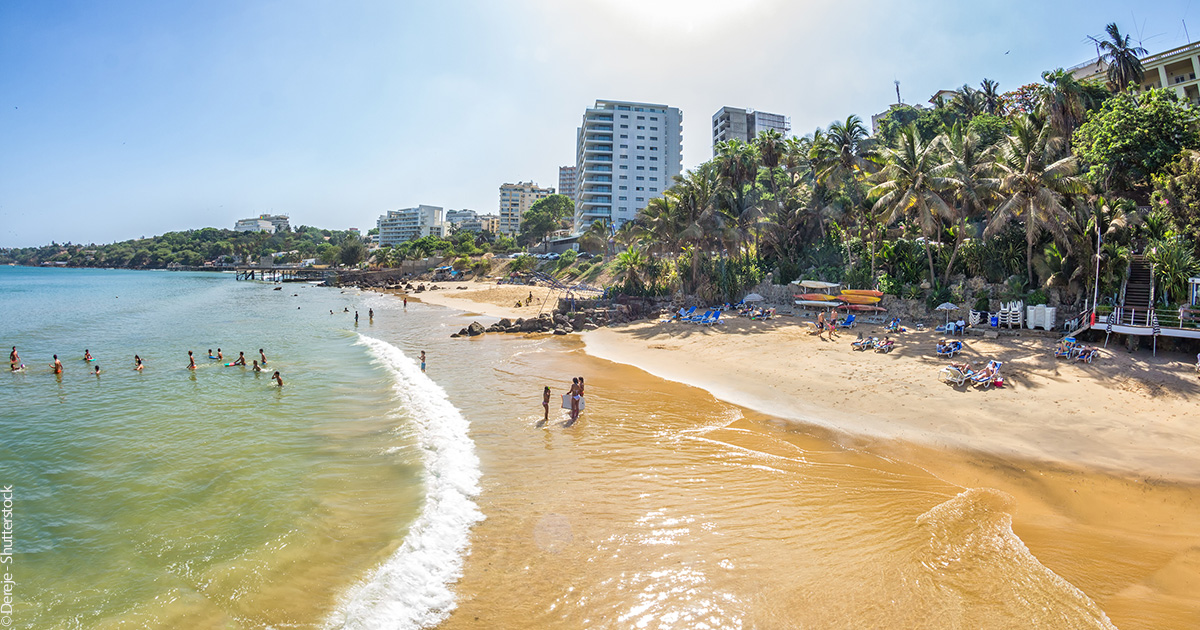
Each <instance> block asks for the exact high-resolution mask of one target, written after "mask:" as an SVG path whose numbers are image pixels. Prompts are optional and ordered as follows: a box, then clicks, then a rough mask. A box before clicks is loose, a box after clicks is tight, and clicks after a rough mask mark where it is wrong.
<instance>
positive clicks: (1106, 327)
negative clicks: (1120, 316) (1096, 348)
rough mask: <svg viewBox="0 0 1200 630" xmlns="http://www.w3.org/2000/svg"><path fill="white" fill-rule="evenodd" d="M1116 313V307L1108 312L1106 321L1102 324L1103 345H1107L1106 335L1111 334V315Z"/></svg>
mask: <svg viewBox="0 0 1200 630" xmlns="http://www.w3.org/2000/svg"><path fill="white" fill-rule="evenodd" d="M1116 314H1117V309H1115V308H1114V309H1113V310H1111V311H1109V312H1108V322H1107V323H1106V324H1105V325H1104V347H1105V348H1107V347H1108V336H1109V335H1111V334H1112V325H1113V316H1114V315H1116Z"/></svg>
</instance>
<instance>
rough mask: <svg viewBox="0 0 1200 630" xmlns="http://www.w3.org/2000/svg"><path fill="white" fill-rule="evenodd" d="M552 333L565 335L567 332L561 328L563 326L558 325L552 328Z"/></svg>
mask: <svg viewBox="0 0 1200 630" xmlns="http://www.w3.org/2000/svg"><path fill="white" fill-rule="evenodd" d="M554 334H556V335H565V334H567V331H565V330H563V328H562V327H561V326H560V327H558V328H555V329H554Z"/></svg>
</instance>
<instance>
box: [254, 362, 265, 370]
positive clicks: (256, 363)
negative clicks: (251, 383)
mask: <svg viewBox="0 0 1200 630" xmlns="http://www.w3.org/2000/svg"><path fill="white" fill-rule="evenodd" d="M254 371H255V372H261V371H263V369H262V368H260V367H258V359H255V360H254Z"/></svg>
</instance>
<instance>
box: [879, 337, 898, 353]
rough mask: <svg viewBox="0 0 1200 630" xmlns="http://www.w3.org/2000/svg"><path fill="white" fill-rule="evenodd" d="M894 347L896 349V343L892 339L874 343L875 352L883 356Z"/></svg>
mask: <svg viewBox="0 0 1200 630" xmlns="http://www.w3.org/2000/svg"><path fill="white" fill-rule="evenodd" d="M895 347H896V342H895V341H894V340H892V339H884V340H883V341H877V342H875V352H882V353H884V354H887V353H889V352H891V351H892V348H895Z"/></svg>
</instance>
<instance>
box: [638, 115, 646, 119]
mask: <svg viewBox="0 0 1200 630" xmlns="http://www.w3.org/2000/svg"><path fill="white" fill-rule="evenodd" d="M638 120H646V117H645V116H638Z"/></svg>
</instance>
